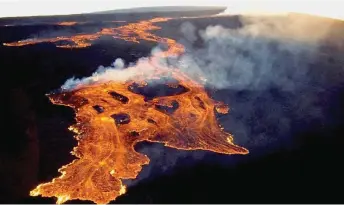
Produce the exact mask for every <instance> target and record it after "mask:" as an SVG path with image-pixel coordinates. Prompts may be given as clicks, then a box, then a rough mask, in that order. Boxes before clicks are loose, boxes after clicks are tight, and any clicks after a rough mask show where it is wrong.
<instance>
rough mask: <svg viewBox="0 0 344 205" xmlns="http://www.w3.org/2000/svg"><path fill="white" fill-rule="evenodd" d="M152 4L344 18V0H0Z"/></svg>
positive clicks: (4, 1)
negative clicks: (222, 7) (288, 12)
mask: <svg viewBox="0 0 344 205" xmlns="http://www.w3.org/2000/svg"><path fill="white" fill-rule="evenodd" d="M150 6H229V9H228V11H231V12H233V13H235V12H241V11H257V10H259V11H268V12H273V11H275V12H285V11H291V12H303V13H309V14H322V15H324V16H332V17H338V18H344V0H0V17H11V16H33V15H56V14H75V13H87V12H93V11H104V10H112V9H122V8H132V7H150Z"/></svg>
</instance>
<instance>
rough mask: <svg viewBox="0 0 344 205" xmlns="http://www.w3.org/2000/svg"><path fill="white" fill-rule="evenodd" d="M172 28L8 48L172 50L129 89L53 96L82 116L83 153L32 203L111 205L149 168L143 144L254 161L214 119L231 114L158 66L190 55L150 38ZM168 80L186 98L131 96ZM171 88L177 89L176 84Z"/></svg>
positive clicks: (101, 86)
mask: <svg viewBox="0 0 344 205" xmlns="http://www.w3.org/2000/svg"><path fill="white" fill-rule="evenodd" d="M167 20H168V19H165V18H156V19H152V20H149V21H141V22H138V23H133V24H128V25H125V26H121V27H118V28H104V29H102V30H101V31H100V32H97V33H95V34H85V35H76V36H72V37H57V38H52V39H33V40H30V41H19V42H15V43H9V44H4V45H6V46H24V45H31V44H36V43H42V42H58V41H61V40H68V41H72V42H74V43H75V44H76V45H67V46H65V47H63V48H71V47H75V48H81V47H87V46H90V43H89V41H93V40H95V39H98V38H99V37H100V36H101V35H113V37H114V38H120V39H123V40H126V41H132V42H137V43H138V42H139V40H140V39H141V40H147V41H153V42H159V43H165V44H167V46H168V49H167V50H166V51H161V52H160V53H157V54H155V55H154V56H153V57H150V63H148V64H147V66H149V68H151V69H153V72H148V74H147V72H142V70H140V69H144V68H142V67H140V68H137V69H138V70H137V72H136V73H137V76H134V77H132V78H130V79H129V80H128V81H126V82H117V81H116V82H114V81H110V82H101V81H97V82H95V83H93V84H91V85H78V86H77V87H76V88H75V89H74V90H72V91H64V92H61V93H55V94H50V95H49V98H50V100H51V101H52V102H53V103H54V104H59V105H65V106H69V107H72V108H73V109H74V110H75V112H76V121H77V123H76V124H75V125H73V126H71V127H70V130H71V131H73V132H74V133H76V134H77V135H76V136H75V138H76V139H77V140H78V146H77V147H75V148H74V149H73V151H72V154H73V155H75V156H76V157H77V159H76V160H74V161H73V162H71V163H70V164H68V165H65V166H63V167H62V168H60V169H59V172H60V173H62V175H61V176H60V177H57V178H55V179H53V180H52V181H51V182H48V183H43V184H40V185H39V186H37V187H36V188H35V189H34V190H32V191H31V192H30V195H31V196H38V195H41V196H43V197H57V203H58V204H60V203H64V202H66V201H68V200H72V199H81V200H90V201H93V202H95V203H97V204H106V203H109V202H110V201H111V200H114V199H116V198H117V197H118V196H120V195H122V194H124V193H125V192H126V187H125V186H124V185H123V184H122V179H135V178H136V177H137V175H138V174H139V172H140V171H141V169H142V166H143V165H146V164H148V163H149V158H148V157H147V156H146V155H143V154H141V153H138V152H136V151H135V150H134V146H135V145H136V144H137V143H139V142H141V141H149V142H158V143H163V144H164V145H165V146H168V147H172V148H176V149H181V150H208V151H213V152H217V153H223V154H247V153H248V150H247V149H245V148H243V147H240V146H237V145H235V144H234V143H233V138H232V136H231V135H230V134H228V133H226V132H224V131H223V128H221V127H220V126H219V124H218V123H217V119H216V116H215V112H218V113H221V114H225V113H227V112H228V107H227V106H226V105H224V104H223V103H221V102H216V101H214V100H212V99H211V98H210V97H209V96H208V94H207V92H206V91H205V90H204V88H203V86H202V85H201V84H199V83H198V82H196V81H194V80H193V79H191V78H189V77H188V76H186V75H185V74H184V73H182V72H181V71H180V70H178V69H175V68H173V69H172V68H167V67H163V66H160V65H158V63H156V62H158V61H157V58H159V57H171V56H178V55H180V54H181V53H183V52H184V47H183V46H182V45H181V44H178V43H177V42H176V41H175V40H173V39H168V38H163V37H159V36H156V35H154V34H152V33H149V32H148V31H151V30H157V29H160V27H157V26H155V25H153V23H155V22H163V21H167ZM152 64H156V65H153V66H152ZM147 69H148V68H147ZM150 71H152V70H150ZM163 76H168V77H172V78H173V79H175V80H176V81H177V82H178V84H179V86H182V87H184V88H185V91H184V92H182V93H178V94H174V95H169V96H158V97H157V96H156V97H153V98H150V99H147V98H145V96H144V95H141V94H139V93H136V92H134V91H133V90H132V89H131V88H132V87H133V84H135V83H136V84H138V85H139V87H145V86H147V80H149V79H157V78H161V77H163ZM166 85H167V86H168V87H170V88H177V87H178V86H176V84H175V83H172V84H171V83H167V84H166ZM168 110H170V111H171V110H172V112H169V111H168Z"/></svg>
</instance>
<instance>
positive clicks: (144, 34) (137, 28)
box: [3, 18, 184, 57]
mask: <svg viewBox="0 0 344 205" xmlns="http://www.w3.org/2000/svg"><path fill="white" fill-rule="evenodd" d="M168 20H169V18H154V19H151V20H148V21H140V22H138V23H130V24H127V25H124V26H120V27H116V28H103V29H102V30H100V31H99V32H96V33H93V34H78V35H74V36H58V37H55V38H42V39H26V40H21V41H17V42H12V43H4V44H3V45H4V46H26V45H34V44H38V43H57V42H62V41H64V42H68V44H66V45H56V46H57V47H61V48H85V47H89V46H91V42H92V41H94V40H97V39H99V38H100V37H101V36H112V37H113V38H119V39H122V40H125V41H131V42H135V43H139V42H140V41H139V39H140V40H147V41H153V42H159V43H165V44H167V46H168V47H169V50H168V51H166V52H162V53H161V57H168V56H176V55H179V54H181V53H183V52H184V47H183V46H182V45H180V44H177V43H176V41H175V40H173V39H168V38H162V37H159V36H156V35H154V34H152V33H150V32H149V31H153V30H159V29H161V28H160V27H159V26H155V25H154V23H157V22H164V21H168Z"/></svg>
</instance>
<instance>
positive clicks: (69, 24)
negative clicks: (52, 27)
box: [56, 21, 78, 26]
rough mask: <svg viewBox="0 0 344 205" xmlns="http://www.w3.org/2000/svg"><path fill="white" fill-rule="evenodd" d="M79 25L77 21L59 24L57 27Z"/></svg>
mask: <svg viewBox="0 0 344 205" xmlns="http://www.w3.org/2000/svg"><path fill="white" fill-rule="evenodd" d="M76 24H78V22H76V21H64V22H59V23H57V24H56V25H60V26H73V25H76Z"/></svg>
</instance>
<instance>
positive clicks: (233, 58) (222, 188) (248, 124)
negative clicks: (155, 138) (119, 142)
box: [0, 11, 344, 203]
mask: <svg viewBox="0 0 344 205" xmlns="http://www.w3.org/2000/svg"><path fill="white" fill-rule="evenodd" d="M214 13H216V12H214V11H204V12H203V13H202V12H201V11H197V14H198V15H200V16H204V15H213V14H214ZM165 15H167V14H165ZM165 15H164V14H162V13H159V14H156V13H155V14H140V15H135V14H131V15H128V14H116V15H104V14H103V15H96V16H97V18H96V20H95V21H94V22H92V23H87V24H80V25H78V24H77V25H72V26H60V25H48V24H47V22H54V20H57V21H56V22H60V21H80V22H84V21H91V20H93V19H95V18H91V17H87V16H86V17H87V18H86V17H85V16H73V18H72V19H60V18H62V17H59V18H56V19H54V18H50V19H48V20H44V21H43V22H42V20H41V19H40V20H39V21H38V20H37V19H38V18H37V19H35V18H30V19H29V20H28V18H26V19H25V18H23V19H2V20H0V23H1V25H3V26H1V27H0V43H1V45H0V56H1V60H0V67H1V69H2V72H3V74H2V80H3V82H4V83H3V85H2V86H1V95H2V100H1V101H2V105H1V108H2V110H3V111H2V112H3V113H4V114H2V116H3V123H2V126H3V128H2V133H3V134H2V138H1V143H0V144H1V145H0V146H1V150H0V151H1V155H0V162H1V164H0V167H1V168H0V174H1V175H0V178H1V185H0V202H3V203H55V199H51V198H41V197H30V196H29V191H30V190H32V189H33V188H34V187H36V186H37V185H38V184H39V183H41V182H47V181H50V180H51V179H52V178H54V177H56V176H58V175H59V174H58V172H57V170H58V168H60V167H61V166H62V165H65V164H67V163H69V162H71V161H72V160H73V159H74V157H73V156H72V155H71V154H70V151H71V150H72V148H73V147H74V146H76V140H75V139H74V138H73V134H72V133H71V132H70V131H69V130H68V129H67V128H68V127H69V126H70V125H71V124H73V123H74V119H73V118H74V112H73V110H72V109H70V108H67V107H63V106H57V105H54V104H52V103H51V102H50V101H49V99H48V98H47V97H46V96H45V94H47V93H50V92H51V91H53V90H56V89H58V88H60V87H61V85H63V84H64V83H65V81H66V80H67V79H69V78H71V77H76V78H82V77H88V76H90V75H92V73H94V72H95V71H96V70H97V69H98V67H99V66H100V65H103V66H110V65H111V64H112V63H113V62H114V61H115V59H117V58H121V59H123V60H124V62H125V63H126V64H129V63H133V62H135V61H137V60H138V59H140V58H141V57H145V56H149V55H150V53H151V50H152V49H153V48H154V47H155V46H157V45H155V44H153V43H150V42H142V43H141V44H135V43H131V42H126V41H122V40H120V39H113V38H107V37H104V38H101V39H100V40H97V41H96V42H94V44H93V45H92V46H90V47H87V48H82V49H61V48H56V47H55V45H54V44H51V43H41V44H37V45H30V46H24V47H5V46H3V45H2V43H8V42H13V41H18V40H22V39H27V38H32V37H49V36H58V35H73V34H76V33H88V32H94V31H98V30H99V29H100V28H103V27H111V26H113V27H117V26H119V25H124V24H126V22H104V21H127V22H135V21H138V20H139V19H142V20H146V19H150V18H152V17H155V16H165ZM168 15H172V14H171V13H169V14H168ZM173 15H174V16H195V15H196V14H195V12H190V13H187V12H184V13H182V14H181V13H178V14H176V13H175V14H173ZM64 18H68V17H64ZM85 19H86V20H85ZM5 25H11V26H5ZM157 25H159V26H161V27H162V29H161V30H157V31H154V33H156V34H158V35H159V36H162V37H169V38H172V39H175V40H177V41H178V42H180V43H182V44H183V45H184V46H185V47H186V54H185V55H183V56H182V57H181V58H180V59H179V61H178V62H175V61H171V62H168V63H170V64H172V65H178V66H180V67H181V69H183V70H184V71H185V72H189V74H190V75H193V74H195V73H196V74H198V73H201V74H202V75H204V76H205V77H206V78H207V79H208V82H207V91H208V92H209V95H211V96H212V97H213V98H214V99H216V100H221V101H224V102H225V103H227V104H228V105H229V107H230V112H229V114H227V115H221V116H218V117H219V122H220V124H222V125H223V127H224V128H225V130H226V131H228V132H229V133H231V134H233V135H234V141H235V143H236V144H239V145H240V146H243V147H246V148H247V149H249V150H250V154H249V155H243V156H236V155H231V156H229V155H221V154H215V153H210V152H205V151H181V150H175V149H172V148H166V147H163V146H162V145H157V144H151V143H141V144H139V145H138V146H137V150H139V151H140V152H143V153H147V155H148V156H149V157H150V159H151V163H150V165H148V166H145V167H144V169H143V171H142V172H141V173H140V175H139V176H138V178H137V180H136V181H127V182H126V183H127V184H128V185H129V188H128V190H127V193H126V194H125V195H123V196H121V197H119V198H118V199H117V200H116V201H114V203H343V199H342V197H341V190H340V187H341V185H342V184H343V179H344V178H343V176H342V173H343V171H344V170H343V166H342V165H341V162H342V158H343V156H344V155H343V148H342V147H343V145H344V143H343V139H342V137H343V136H344V135H343V134H344V122H343V117H344V115H343V114H344V112H343V105H344V60H343V57H342V56H343V55H344V35H343V33H344V32H343V31H344V23H343V22H341V21H336V20H330V19H324V18H318V17H311V16H304V15H299V14H293V15H291V16H287V17H286V16H284V17H250V18H248V17H245V18H244V17H241V16H216V17H200V18H184V19H174V20H170V21H168V22H163V23H158V24H157ZM157 90H159V88H157ZM68 203H69V202H68ZM70 203H90V202H84V201H71V202H70Z"/></svg>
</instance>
